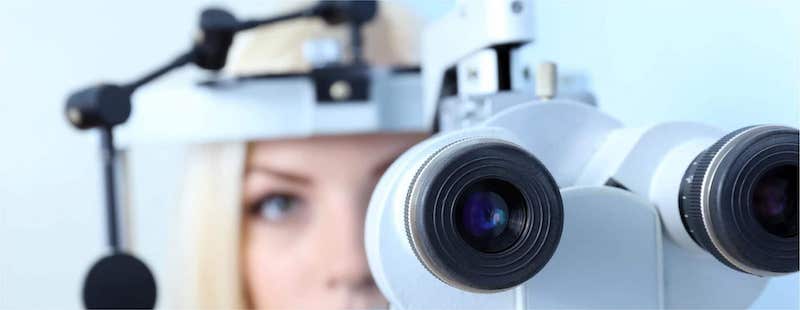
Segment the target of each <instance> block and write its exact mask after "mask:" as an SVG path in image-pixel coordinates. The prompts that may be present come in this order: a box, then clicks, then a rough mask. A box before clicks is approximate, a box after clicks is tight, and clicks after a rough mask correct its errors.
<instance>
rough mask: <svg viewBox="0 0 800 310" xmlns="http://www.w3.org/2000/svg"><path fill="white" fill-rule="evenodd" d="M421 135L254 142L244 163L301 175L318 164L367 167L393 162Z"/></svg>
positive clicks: (380, 135) (382, 135)
mask: <svg viewBox="0 0 800 310" xmlns="http://www.w3.org/2000/svg"><path fill="white" fill-rule="evenodd" d="M425 136H426V134H423V133H384V134H361V135H337V136H315V137H308V138H294V139H282V140H265V141H254V142H250V143H249V152H248V153H249V154H248V159H247V164H248V167H265V168H281V169H285V170H293V171H301V172H302V171H305V170H312V169H316V168H317V167H316V166H319V165H329V164H339V165H343V164H347V163H349V162H353V163H357V164H358V166H366V167H370V166H375V165H382V164H385V163H386V161H389V160H392V159H394V158H395V157H397V156H398V155H399V154H400V153H402V152H403V151H404V150H406V149H407V148H409V147H410V146H412V145H413V144H415V143H417V142H418V141H420V140H422V139H423V138H424V137H425Z"/></svg>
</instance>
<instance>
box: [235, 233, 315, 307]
mask: <svg viewBox="0 0 800 310" xmlns="http://www.w3.org/2000/svg"><path fill="white" fill-rule="evenodd" d="M250 224H251V225H248V226H249V227H248V229H247V230H248V231H247V232H246V233H247V239H246V243H245V245H244V246H245V248H246V249H245V255H246V257H245V269H246V270H244V272H245V275H246V277H247V282H248V289H249V293H250V297H251V298H252V301H253V303H254V305H253V306H255V307H257V308H264V307H267V308H269V307H274V306H280V305H286V304H287V303H289V304H291V302H292V301H290V299H293V298H294V297H297V295H298V289H302V285H299V284H302V283H305V282H304V281H305V280H306V279H305V275H304V273H305V272H306V271H307V270H306V267H307V264H306V262H303V261H302V259H303V256H304V255H298V254H299V252H300V251H302V244H301V243H302V240H301V239H302V236H300V235H299V234H295V235H294V237H292V236H291V235H292V233H291V232H286V231H283V230H279V229H274V227H268V226H266V225H265V224H264V223H250ZM298 285H299V287H298Z"/></svg>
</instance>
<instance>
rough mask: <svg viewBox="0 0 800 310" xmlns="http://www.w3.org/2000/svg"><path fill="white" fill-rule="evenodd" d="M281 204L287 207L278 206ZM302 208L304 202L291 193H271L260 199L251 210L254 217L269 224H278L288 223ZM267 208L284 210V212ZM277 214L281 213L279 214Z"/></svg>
mask: <svg viewBox="0 0 800 310" xmlns="http://www.w3.org/2000/svg"><path fill="white" fill-rule="evenodd" d="M279 203H282V204H283V205H285V206H284V207H281V206H280V205H277V204H279ZM302 206H303V201H302V199H300V198H299V197H298V196H297V195H294V194H290V193H271V194H268V195H266V196H265V197H264V198H261V199H259V200H258V202H256V203H254V204H253V205H252V206H251V207H250V208H249V209H250V213H251V215H252V216H256V217H258V218H259V219H262V220H265V221H268V222H273V223H278V222H284V221H286V220H287V218H289V217H290V216H292V214H293V213H296V212H297V210H296V209H297V208H301V207H302ZM267 208H282V210H274V209H267ZM276 212H281V213H280V214H278V213H276Z"/></svg>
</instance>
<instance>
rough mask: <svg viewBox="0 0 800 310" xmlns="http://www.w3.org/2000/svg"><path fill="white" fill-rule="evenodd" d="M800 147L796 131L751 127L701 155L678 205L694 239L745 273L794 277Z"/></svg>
mask: <svg viewBox="0 0 800 310" xmlns="http://www.w3.org/2000/svg"><path fill="white" fill-rule="evenodd" d="M798 143H799V142H798V130H797V129H793V128H789V127H783V126H752V127H746V128H742V129H740V130H736V131H734V132H732V133H730V134H728V135H726V136H724V137H723V138H722V139H720V140H719V141H717V142H716V143H715V144H713V145H712V146H711V147H709V148H708V149H706V150H705V151H703V152H702V153H700V154H699V155H698V156H697V158H695V160H694V161H693V162H692V163H691V164H690V165H689V167H688V169H687V170H686V172H685V175H684V178H683V182H682V184H681V187H680V197H679V203H678V205H679V208H680V213H681V219H682V220H683V224H684V226H685V227H686V230H687V232H688V233H689V235H690V236H691V237H692V239H693V240H694V241H695V242H696V243H697V244H699V245H700V246H701V247H702V248H703V249H705V250H706V251H708V252H709V253H711V254H712V255H714V257H716V258H717V259H718V260H719V261H721V262H722V263H724V264H726V265H727V266H729V267H731V268H733V269H736V270H739V271H743V272H747V273H750V274H753V275H758V276H772V275H780V274H784V273H789V272H796V271H797V270H798V231H797V225H798V213H797V208H798Z"/></svg>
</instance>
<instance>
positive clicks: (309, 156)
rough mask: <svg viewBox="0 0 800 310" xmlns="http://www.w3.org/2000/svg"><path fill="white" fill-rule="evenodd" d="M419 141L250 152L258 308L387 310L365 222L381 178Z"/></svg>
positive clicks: (296, 143) (384, 139)
mask: <svg viewBox="0 0 800 310" xmlns="http://www.w3.org/2000/svg"><path fill="white" fill-rule="evenodd" d="M423 137H424V136H423V135H420V134H374V135H358V136H331V137H315V138H308V139H296V140H282V141H264V142H254V143H251V146H250V152H249V156H248V160H247V167H246V172H245V179H244V201H245V204H244V205H245V208H247V209H246V210H245V212H244V213H243V214H244V215H245V218H244V226H243V227H244V228H243V234H244V235H243V236H244V238H243V244H242V245H243V260H244V261H243V266H244V267H243V268H244V270H243V272H244V273H245V279H246V281H247V285H246V287H247V289H248V295H249V297H250V301H251V302H252V305H253V306H254V307H257V308H272V309H298V308H305V309H308V308H313V309H334V308H339V309H341V308H347V309H353V308H374V307H385V306H386V300H385V299H384V298H383V296H382V295H381V293H380V291H379V290H378V289H377V287H376V286H375V283H374V282H373V280H372V276H371V275H370V272H369V268H368V266H367V258H366V254H365V252H364V218H365V216H366V209H367V205H368V203H369V198H370V195H371V193H372V190H373V188H374V187H375V184H376V183H377V182H378V180H379V179H380V177H381V175H382V174H383V172H384V170H386V168H387V167H388V166H389V164H391V163H392V161H394V159H395V158H396V157H397V156H399V155H400V153H402V152H403V151H404V150H406V149H407V148H408V147H409V146H411V145H413V144H414V143H416V142H418V141H419V140H421V139H422V138H423Z"/></svg>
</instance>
